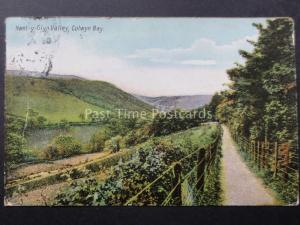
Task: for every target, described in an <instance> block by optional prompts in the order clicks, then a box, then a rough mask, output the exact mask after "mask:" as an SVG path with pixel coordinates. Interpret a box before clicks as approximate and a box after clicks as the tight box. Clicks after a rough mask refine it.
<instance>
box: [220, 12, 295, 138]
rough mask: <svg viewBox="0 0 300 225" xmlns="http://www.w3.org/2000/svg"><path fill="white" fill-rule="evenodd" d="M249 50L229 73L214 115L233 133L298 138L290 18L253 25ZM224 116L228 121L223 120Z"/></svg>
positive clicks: (258, 136)
mask: <svg viewBox="0 0 300 225" xmlns="http://www.w3.org/2000/svg"><path fill="white" fill-rule="evenodd" d="M254 26H255V27H256V28H257V29H258V31H259V37H258V40H257V41H251V42H250V43H251V44H252V45H253V46H254V49H253V51H251V52H247V51H244V50H240V52H239V53H240V55H241V56H242V57H243V58H244V59H245V63H244V64H243V65H241V64H236V67H234V68H232V69H229V70H228V71H227V73H228V75H229V79H230V80H231V84H230V85H229V88H230V89H229V90H228V91H226V92H223V93H222V95H223V96H222V100H221V102H220V103H219V105H218V107H217V114H218V116H219V117H220V119H221V120H222V121H226V122H227V123H228V124H229V125H230V127H231V129H232V130H233V131H234V132H238V133H239V134H241V135H243V136H246V137H249V138H252V139H268V140H270V141H275V140H276V141H288V140H290V139H295V137H296V136H297V134H296V133H297V125H296V88H295V86H296V71H295V46H294V41H293V22H292V20H290V19H288V18H279V19H270V20H267V24H266V26H263V25H262V24H254ZM225 117H226V118H225Z"/></svg>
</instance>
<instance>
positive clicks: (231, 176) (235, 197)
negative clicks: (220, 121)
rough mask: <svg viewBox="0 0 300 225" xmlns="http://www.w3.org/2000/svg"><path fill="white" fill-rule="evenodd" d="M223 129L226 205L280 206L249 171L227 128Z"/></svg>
mask: <svg viewBox="0 0 300 225" xmlns="http://www.w3.org/2000/svg"><path fill="white" fill-rule="evenodd" d="M222 127H223V138H222V142H223V143H222V149H223V176H224V179H223V189H224V192H225V193H224V198H225V199H224V203H223V204H224V205H275V204H278V203H277V201H276V200H275V198H273V197H272V195H271V194H270V191H268V190H267V189H266V188H265V187H264V185H263V183H262V181H261V180H260V179H259V178H257V177H256V176H255V175H254V174H253V173H251V172H250V171H249V169H248V168H247V166H246V164H245V163H244V162H243V161H242V159H241V157H240V155H239V153H238V152H237V149H236V146H235V144H234V141H233V140H232V138H231V135H230V132H229V130H228V128H227V127H225V126H222Z"/></svg>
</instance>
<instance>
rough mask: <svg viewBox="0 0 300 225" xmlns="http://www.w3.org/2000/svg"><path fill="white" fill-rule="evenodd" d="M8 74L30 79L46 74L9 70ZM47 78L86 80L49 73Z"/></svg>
mask: <svg viewBox="0 0 300 225" xmlns="http://www.w3.org/2000/svg"><path fill="white" fill-rule="evenodd" d="M6 74H7V75H8V76H29V77H44V76H45V74H44V73H42V72H37V71H28V70H27V71H24V70H7V71H6ZM47 78H59V79H61V78H63V79H79V80H86V79H85V78H83V77H79V76H75V75H61V74H54V73H49V75H48V76H47Z"/></svg>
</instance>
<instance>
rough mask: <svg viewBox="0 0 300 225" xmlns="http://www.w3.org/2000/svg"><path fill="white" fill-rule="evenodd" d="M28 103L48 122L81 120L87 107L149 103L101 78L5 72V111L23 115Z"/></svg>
mask: <svg viewBox="0 0 300 225" xmlns="http://www.w3.org/2000/svg"><path fill="white" fill-rule="evenodd" d="M28 102H29V107H30V108H31V109H33V110H34V111H36V112H38V113H39V115H42V116H44V117H46V118H47V120H48V121H50V122H57V121H60V120H62V119H67V120H68V121H80V120H81V119H80V117H79V115H80V114H81V113H84V112H85V110H86V109H92V110H97V111H104V110H114V109H117V108H121V109H127V110H137V111H141V110H147V111H148V110H149V109H150V106H148V105H147V104H145V103H143V102H141V101H139V100H137V99H135V98H134V97H133V96H131V95H129V94H128V93H126V92H124V91H122V90H120V89H118V88H117V87H115V86H113V85H111V84H109V83H107V82H102V81H86V80H79V79H72V80H70V79H45V78H36V77H21V76H6V77H5V107H6V112H8V113H11V114H14V115H18V116H25V115H26V111H27V103H28Z"/></svg>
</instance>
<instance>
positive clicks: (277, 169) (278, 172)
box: [232, 133, 299, 190]
mask: <svg viewBox="0 0 300 225" xmlns="http://www.w3.org/2000/svg"><path fill="white" fill-rule="evenodd" d="M232 136H233V139H234V140H235V141H236V143H237V144H238V146H239V148H240V150H241V151H243V152H245V153H246V154H247V155H248V157H249V159H250V160H251V161H252V162H253V163H254V164H255V165H256V167H257V168H258V169H259V170H260V171H262V170H263V171H265V172H267V173H269V174H271V175H272V177H273V178H274V179H279V180H281V181H282V182H284V183H288V184H289V185H291V186H293V187H294V188H296V189H297V190H298V182H299V168H298V166H299V153H298V148H297V143H294V142H292V141H289V142H286V143H278V142H268V141H266V140H265V141H257V140H248V139H246V138H245V137H242V136H240V135H238V134H237V133H235V134H233V135H232Z"/></svg>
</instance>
